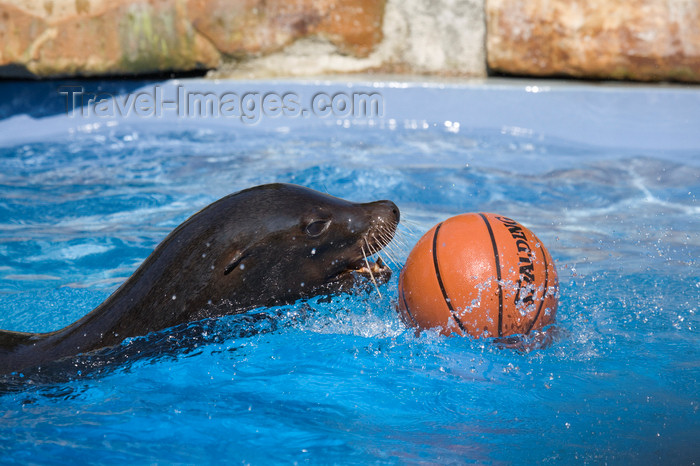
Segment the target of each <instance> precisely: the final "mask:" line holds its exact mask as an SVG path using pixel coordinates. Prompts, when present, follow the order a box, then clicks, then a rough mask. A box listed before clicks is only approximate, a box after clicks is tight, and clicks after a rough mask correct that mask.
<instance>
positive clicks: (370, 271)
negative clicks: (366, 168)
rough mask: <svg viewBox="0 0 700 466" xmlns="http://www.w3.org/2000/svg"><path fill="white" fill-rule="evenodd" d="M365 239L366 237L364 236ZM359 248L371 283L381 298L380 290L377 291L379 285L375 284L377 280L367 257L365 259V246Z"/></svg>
mask: <svg viewBox="0 0 700 466" xmlns="http://www.w3.org/2000/svg"><path fill="white" fill-rule="evenodd" d="M365 241H367V239H366V238H365ZM361 249H362V255H363V256H364V258H365V264H366V265H367V271H368V272H369V277H370V278H371V279H372V283H374V287H375V288H376V289H377V294H378V295H379V297H380V298H381V297H382V292H381V291H379V285H377V281H376V280H375V279H374V274H373V273H372V267H371V266H370V265H369V259H367V254H365V248H364V246H363V247H361Z"/></svg>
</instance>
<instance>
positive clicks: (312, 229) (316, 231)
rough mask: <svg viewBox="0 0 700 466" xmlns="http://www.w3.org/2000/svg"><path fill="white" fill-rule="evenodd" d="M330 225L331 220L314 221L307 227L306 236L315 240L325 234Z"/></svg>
mask: <svg viewBox="0 0 700 466" xmlns="http://www.w3.org/2000/svg"><path fill="white" fill-rule="evenodd" d="M330 225H331V221H330V220H314V221H313V222H311V223H309V224H308V225H306V234H307V235H309V236H310V237H312V238H315V237H317V236H320V235H321V234H322V233H323V232H325V231H326V230H327V229H328V227H329V226H330Z"/></svg>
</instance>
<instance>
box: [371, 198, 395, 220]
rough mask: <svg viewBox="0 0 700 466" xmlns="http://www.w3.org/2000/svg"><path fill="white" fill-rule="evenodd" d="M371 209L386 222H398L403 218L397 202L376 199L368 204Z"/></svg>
mask: <svg viewBox="0 0 700 466" xmlns="http://www.w3.org/2000/svg"><path fill="white" fill-rule="evenodd" d="M366 205H367V206H368V207H369V208H370V209H371V210H370V211H371V212H372V214H373V215H374V216H375V217H377V218H380V219H382V220H383V221H384V222H387V223H393V224H398V223H399V219H400V218H401V213H400V211H399V208H398V206H397V205H396V204H394V203H393V202H391V201H388V200H384V201H375V202H370V203H368V204H366Z"/></svg>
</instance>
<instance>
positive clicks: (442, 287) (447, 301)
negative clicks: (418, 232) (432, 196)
mask: <svg viewBox="0 0 700 466" xmlns="http://www.w3.org/2000/svg"><path fill="white" fill-rule="evenodd" d="M441 226H442V222H440V223H438V226H437V227H436V228H435V234H434V235H433V264H434V265H435V276H436V277H437V281H438V285H440V291H442V297H443V298H444V299H445V304H447V308H448V309H449V310H450V313H451V314H452V318H453V319H454V320H455V322H457V325H458V326H459V328H460V330H462V332H464V333H467V330H466V329H465V328H464V324H462V321H461V320H459V317H457V313H456V312H455V310H454V308H453V307H452V303H451V301H450V298H449V297H448V296H447V291H445V285H443V283H442V277H441V276H440V266H439V265H438V258H437V237H438V232H439V231H440V227H441Z"/></svg>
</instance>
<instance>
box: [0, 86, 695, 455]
mask: <svg viewBox="0 0 700 466" xmlns="http://www.w3.org/2000/svg"><path fill="white" fill-rule="evenodd" d="M64 84H65V83H52V84H37V85H36V86H37V87H36V88H34V89H33V91H34V92H32V87H31V86H32V85H31V84H27V83H24V84H21V85H16V84H11V83H5V84H2V85H0V92H2V94H3V97H4V98H5V100H4V102H5V103H4V104H3V105H2V106H0V117H1V118H3V119H2V120H0V328H3V329H9V330H23V331H50V330H54V329H58V328H60V327H62V326H65V325H67V324H69V323H71V322H73V321H75V320H76V319H78V318H80V317H82V316H83V315H84V314H86V313H87V312H88V311H90V310H91V309H92V308H94V307H95V306H97V305H98V304H99V303H100V302H102V301H103V300H104V299H105V298H106V297H107V296H108V295H109V294H110V293H111V292H112V291H113V290H114V289H116V287H117V286H118V285H119V284H120V283H121V282H122V281H123V280H124V279H125V278H126V277H128V276H129V275H130V274H131V273H132V272H133V271H134V269H135V268H136V267H137V266H138V264H139V263H140V262H141V261H142V260H143V259H144V258H145V257H146V256H147V255H148V254H149V253H150V251H151V250H152V249H153V248H154V247H155V246H156V245H157V244H158V242H159V241H161V240H162V239H163V238H164V237H165V236H166V235H167V234H168V233H169V232H170V231H171V230H172V229H173V228H174V227H175V226H177V225H178V224H179V223H180V222H182V221H183V220H185V219H186V218H187V217H188V216H189V215H191V214H192V213H194V212H196V211H197V210H198V209H200V208H202V207H204V206H206V205H207V204H208V203H210V202H213V201H214V200H216V199H218V198H220V197H222V196H224V195H226V194H229V193H231V192H234V191H237V190H239V189H243V188H246V187H249V186H252V185H256V184H261V183H267V182H272V181H284V182H291V183H298V184H302V185H305V186H309V187H311V188H315V189H318V190H321V191H325V192H329V193H331V194H333V195H337V196H340V197H343V198H347V199H351V200H355V201H369V200H375V199H384V198H388V199H391V200H393V201H394V202H396V203H397V204H398V205H399V207H400V208H401V211H402V223H403V225H402V226H401V227H400V231H399V235H398V236H399V237H398V238H397V241H396V242H395V243H394V246H393V247H392V248H391V252H392V257H393V259H394V261H395V263H394V264H393V268H394V269H395V271H397V272H398V269H399V267H400V265H401V264H402V263H403V262H404V261H405V259H406V256H407V254H408V252H409V250H410V248H411V247H412V246H413V244H415V242H416V241H417V240H418V238H419V237H420V235H421V234H422V233H423V232H425V231H427V230H428V229H429V228H430V227H431V226H432V225H433V224H435V223H436V222H438V221H440V220H443V219H445V218H447V217H449V216H451V215H455V214H458V213H462V212H469V211H489V212H497V213H502V214H505V215H508V216H510V217H512V218H514V219H516V220H518V221H520V222H521V223H523V224H525V225H526V226H528V227H529V228H530V229H532V230H533V231H534V232H535V233H536V234H537V235H538V236H539V237H540V238H541V239H542V240H543V241H544V243H545V244H546V245H547V246H548V248H549V250H550V252H551V253H552V255H553V257H554V259H555V260H556V262H557V267H558V270H559V277H560V281H561V290H560V293H561V299H560V307H559V312H558V320H557V328H558V330H559V331H558V333H557V336H556V338H555V340H554V342H553V344H552V345H551V346H549V347H547V348H542V349H537V350H535V351H532V352H530V353H526V354H523V353H519V352H515V351H512V350H507V349H499V348H498V347H496V346H495V345H494V344H493V342H491V341H488V340H471V339H463V338H445V337H440V336H438V335H436V334H434V333H431V332H426V333H423V334H421V335H419V336H417V335H415V334H414V332H413V331H411V330H407V329H406V328H404V327H403V326H402V324H401V322H400V321H399V319H398V318H397V316H396V315H395V312H394V310H393V309H394V304H395V300H396V294H397V278H398V273H395V274H394V277H393V278H392V280H391V281H390V282H389V283H387V284H385V285H383V286H382V287H381V292H382V295H381V296H379V295H378V294H377V293H376V292H373V293H370V294H366V293H357V294H350V295H343V296H339V297H336V298H334V299H333V300H332V301H331V302H319V301H316V300H312V301H311V302H309V303H298V304H296V305H291V306H285V307H281V308H275V309H266V310H258V311H255V312H252V313H249V314H247V315H243V316H233V317H227V318H223V319H220V320H218V321H217V322H214V323H209V324H207V325H206V326H205V327H204V328H205V329H206V331H207V333H208V334H207V335H206V336H203V337H202V336H200V337H201V338H198V339H197V341H198V343H197V345H196V346H195V347H184V348H183V349H181V350H179V351H177V352H175V353H173V354H164V355H151V356H149V357H144V358H139V359H136V360H134V361H132V362H127V363H124V364H120V365H118V366H116V367H109V368H108V369H107V370H105V371H103V373H102V374H101V375H97V376H95V375H86V376H79V377H76V378H75V379H74V380H71V381H68V382H60V383H54V384H41V385H38V386H31V385H29V386H27V387H26V388H24V389H22V390H19V391H18V390H12V391H9V392H5V393H4V394H0V457H1V458H2V461H1V462H2V463H3V464H26V463H36V464H65V463H67V462H69V461H70V462H77V463H100V464H123V463H124V462H135V463H138V464H143V463H197V464H201V463H205V464H206V463H210V464H212V463H215V464H219V463H252V464H261V463H270V462H280V463H292V462H303V461H308V462H311V463H323V464H327V463H351V464H365V463H389V464H393V463H423V462H429V463H477V464H532V463H535V462H541V463H555V462H556V463H560V462H563V463H573V464H601V463H611V464H697V462H698V461H699V460H700V442H699V441H698V440H699V439H700V412H699V409H700V382H699V379H700V316H699V314H700V308H699V307H700V306H699V303H700V265H699V264H698V257H700V204H699V202H698V199H697V196H698V193H699V192H700V135H699V134H698V131H697V127H698V125H700V91H698V90H693V89H678V88H669V89H664V88H644V87H642V88H632V89H629V88H617V87H606V86H593V85H591V86H560V85H558V84H556V83H544V85H543V84H542V83H535V84H532V83H529V84H527V83H522V84H515V85H505V84H499V83H496V84H489V83H487V84H472V85H466V86H459V85H449V84H448V85H427V86H426V85H420V84H392V83H388V84H383V85H378V86H374V87H372V86H371V85H366V84H357V83H355V84H352V83H351V84H349V85H347V84H338V83H226V82H222V83H212V82H206V81H197V80H192V81H185V82H182V83H179V82H167V83H138V86H141V87H138V86H137V85H136V84H133V83H132V84H129V83H128V82H126V84H125V83H98V82H87V83H82V84H81V85H84V86H86V87H87V88H88V89H90V88H91V86H92V88H97V87H99V88H100V92H103V93H113V94H115V95H123V94H120V92H122V93H123V92H131V93H134V92H137V91H138V90H139V89H141V90H144V89H145V90H146V91H147V92H152V90H153V87H154V86H162V87H163V89H164V91H163V92H165V93H168V92H170V93H171V94H169V95H173V93H176V92H177V86H179V85H184V86H186V87H187V89H190V90H191V89H206V90H213V91H216V92H217V93H218V94H217V95H219V96H220V95H221V94H222V93H224V92H225V91H228V90H230V89H233V90H234V91H235V92H236V93H237V94H239V95H243V94H244V92H246V91H251V90H252V91H255V92H260V93H264V92H277V93H279V94H280V95H282V94H284V93H285V92H287V93H289V92H293V93H296V94H297V95H298V96H299V101H300V104H301V105H302V106H303V105H305V104H304V102H308V101H309V98H308V96H312V95H314V94H315V93H318V92H325V93H327V94H328V95H329V96H333V95H336V94H338V93H349V92H351V91H353V90H357V89H362V90H364V91H367V92H370V91H372V92H377V93H379V94H381V97H382V99H383V101H382V108H381V110H382V113H381V114H378V115H373V116H371V117H368V118H364V117H363V116H361V115H360V116H359V117H356V116H354V115H331V116H324V115H311V116H310V117H301V116H300V115H296V116H294V115H292V116H285V115H282V116H281V117H270V118H268V117H267V116H264V117H263V118H260V119H259V120H258V121H256V122H254V124H250V122H243V121H242V120H241V119H236V118H228V119H227V118H225V117H222V116H220V117H218V118H214V117H197V116H195V117H183V116H182V115H177V114H176V112H174V113H173V112H170V113H168V112H167V111H166V112H164V114H163V115H141V116H139V115H135V114H134V113H133V112H132V113H130V114H128V115H123V114H117V115H111V116H110V115H106V116H105V115H95V114H85V115H83V114H80V112H79V113H78V114H77V115H76V114H75V113H74V114H72V116H71V115H67V114H66V112H65V105H64V104H65V100H61V99H64V97H65V96H63V95H59V94H58V91H57V87H58V86H62V85H64ZM129 86H130V87H129ZM28 89H29V90H28ZM95 92H97V91H95ZM110 95H111V94H110ZM348 95H349V94H348ZM17 96H20V98H19V99H18V98H17ZM266 316H267V318H266ZM164 335H167V332H165V333H164ZM164 335H155V336H151V338H154V339H155V338H163V337H164ZM183 335H187V332H184V333H183ZM134 343H135V342H133V341H131V342H125V343H124V345H126V346H128V345H132V344H134Z"/></svg>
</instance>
